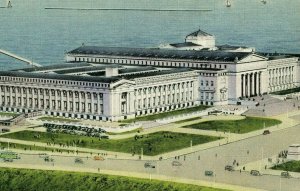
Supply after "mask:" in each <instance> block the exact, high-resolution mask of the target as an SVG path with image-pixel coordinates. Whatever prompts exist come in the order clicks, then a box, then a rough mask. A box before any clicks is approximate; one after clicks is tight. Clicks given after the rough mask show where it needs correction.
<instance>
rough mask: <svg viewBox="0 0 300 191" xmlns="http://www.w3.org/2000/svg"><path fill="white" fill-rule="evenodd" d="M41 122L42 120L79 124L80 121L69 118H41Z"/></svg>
mask: <svg viewBox="0 0 300 191" xmlns="http://www.w3.org/2000/svg"><path fill="white" fill-rule="evenodd" d="M38 119H39V120H42V121H57V122H70V123H72V122H79V120H76V119H68V118H63V117H48V116H46V117H40V118H38Z"/></svg>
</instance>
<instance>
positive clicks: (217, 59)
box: [66, 46, 300, 105]
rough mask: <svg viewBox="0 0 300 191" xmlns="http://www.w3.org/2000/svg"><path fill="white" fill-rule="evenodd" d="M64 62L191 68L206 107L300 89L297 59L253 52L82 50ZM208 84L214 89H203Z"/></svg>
mask: <svg viewBox="0 0 300 191" xmlns="http://www.w3.org/2000/svg"><path fill="white" fill-rule="evenodd" d="M66 60H67V61H68V62H94V63H111V64H123V65H140V66H155V67H169V68H191V69H193V70H195V71H197V72H198V73H199V84H200V87H199V97H200V99H201V97H202V96H203V99H202V101H201V102H202V103H203V104H207V105H217V104H226V103H231V104H235V103H237V101H238V100H239V98H243V97H252V96H257V95H262V94H268V93H271V92H275V91H279V90H286V89H291V88H295V87H299V78H300V74H299V70H300V68H299V58H298V57H296V56H292V55H278V54H273V55H272V54H258V53H254V52H223V51H193V50H184V51H182V50H169V49H146V48H112V47H110V48H107V47H95V46H82V47H79V48H77V49H75V50H72V51H70V52H68V53H67V54H66ZM201 81H203V82H204V83H205V87H204V85H201ZM211 81H213V84H214V87H213V88H212V87H211V86H210V85H207V87H206V82H208V84H211ZM209 88H210V89H209ZM220 95H222V96H223V97H222V99H221V96H220ZM204 98H205V99H204ZM224 98H226V99H224Z"/></svg>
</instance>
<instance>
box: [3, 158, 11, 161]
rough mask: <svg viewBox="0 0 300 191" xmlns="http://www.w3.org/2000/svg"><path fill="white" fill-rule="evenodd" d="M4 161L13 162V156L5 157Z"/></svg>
mask: <svg viewBox="0 0 300 191" xmlns="http://www.w3.org/2000/svg"><path fill="white" fill-rule="evenodd" d="M3 161H4V162H13V161H14V160H13V159H12V158H4V159H3Z"/></svg>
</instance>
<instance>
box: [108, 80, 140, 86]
mask: <svg viewBox="0 0 300 191" xmlns="http://www.w3.org/2000/svg"><path fill="white" fill-rule="evenodd" d="M133 85H135V82H134V81H130V80H126V79H121V80H119V81H117V82H115V83H113V84H112V85H111V87H112V88H129V87H131V86H133Z"/></svg>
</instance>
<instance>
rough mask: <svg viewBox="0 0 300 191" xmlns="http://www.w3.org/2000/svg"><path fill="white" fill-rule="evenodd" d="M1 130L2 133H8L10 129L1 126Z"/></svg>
mask: <svg viewBox="0 0 300 191" xmlns="http://www.w3.org/2000/svg"><path fill="white" fill-rule="evenodd" d="M1 131H2V133H8V132H10V129H7V128H3V129H2V130H1Z"/></svg>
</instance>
